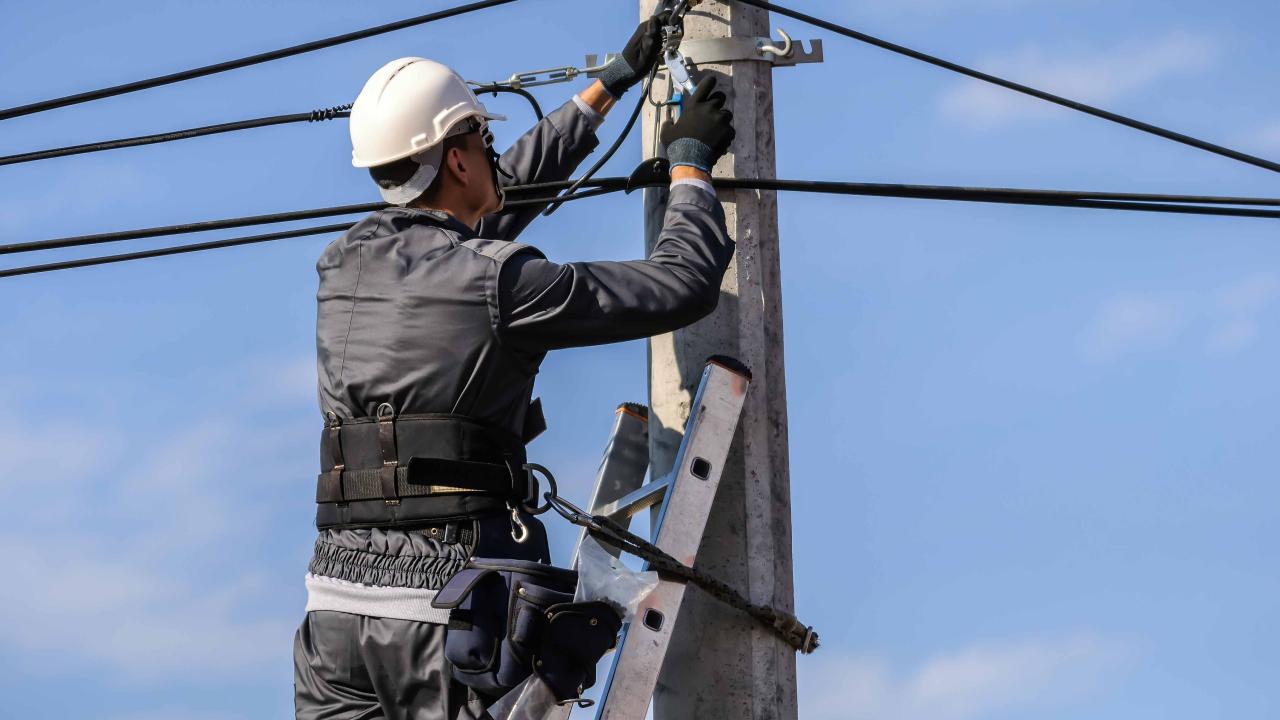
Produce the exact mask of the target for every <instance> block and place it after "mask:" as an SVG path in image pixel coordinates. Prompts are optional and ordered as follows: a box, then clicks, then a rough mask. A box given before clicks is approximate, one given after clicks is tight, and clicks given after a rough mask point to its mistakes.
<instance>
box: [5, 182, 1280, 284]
mask: <svg viewBox="0 0 1280 720" xmlns="http://www.w3.org/2000/svg"><path fill="white" fill-rule="evenodd" d="M651 162H655V161H651ZM656 162H658V163H659V167H651V168H649V169H650V172H649V174H648V176H647V177H641V176H640V175H641V174H640V173H639V172H637V174H635V175H633V176H632V177H631V178H622V177H609V178H597V179H594V180H589V181H587V182H585V183H583V185H589V186H591V189H590V190H580V191H578V192H575V193H573V194H571V195H558V196H556V195H553V196H546V195H545V193H547V192H556V191H558V190H562V189H564V188H566V187H569V186H571V185H573V184H574V183H575V182H577V181H572V182H571V181H559V182H550V183H538V184H532V185H517V186H512V187H510V188H508V189H507V191H508V192H509V193H511V195H512V199H511V200H509V201H508V202H507V205H508V206H512V207H518V206H521V205H540V204H546V203H550V202H570V201H574V200H582V199H586V198H591V197H598V196H600V195H605V194H608V193H613V192H618V191H621V190H628V191H629V190H632V189H635V188H639V187H647V186H655V185H663V184H666V183H667V182H669V181H670V178H669V177H668V176H666V175H665V169H664V168H662V167H661V166H660V163H661V162H662V161H656ZM643 167H644V166H643V165H642V168H643ZM712 183H713V184H714V185H715V186H716V187H718V188H722V189H725V190H766V191H770V190H772V191H778V190H781V191H789V192H809V193H820V194H830V195H860V196H867V197H894V198H909V199H919V200H949V201H960V202H983V203H999V204H1008V205H1038V206H1048V207H1068V208H1083V209H1093V210H1125V211H1137V212H1155V213H1175V214H1186V215H1209V216H1224V217H1247V218H1266V219H1280V198H1258V197H1228V196H1218V195H1160V194H1152V193H1117V192H1096V191H1080V190H1036V189H1023V188H972V187H956V186H950V185H902V184H888V183H855V182H823V181H815V180H779V179H773V178H714V179H713V180H712ZM529 195H533V196H534V197H527V196H529ZM522 196H524V197H522ZM384 207H386V204H384V203H364V204H357V205H340V206H336V207H328V208H316V209H312V210H298V211H293V212H284V213H273V214H269V215H254V216H250V217H241V218H229V219H226V220H206V221H203V222H196V223H188V224H184V225H168V226H163V227H154V228H144V229H141V230H123V231H118V232H112V233H101V234H97V235H81V236H77V237H68V238H56V239H52V240H37V241H31V242H25V243H11V244H8V245H0V254H12V253H21V252H34V251H39V250H51V249H55V248H67V247H76V246H82V245H94V244H99V243H106V242H117V241H122V240H135V239H142V238H150V237H158V236H163V235H173V234H182V233H192V232H203V231H207V230H219V229H226V228H234V227H245V226H249V225H261V224H268V223H277V222H287V221H293V220H303V219H311V218H320V217H332V216H336V215H350V214H354V213H362V212H371V211H374V210H378V209H381V208H384ZM351 224H352V223H344V224H337V225H322V226H319V227H314V228H303V229H300V230H287V231H283V232H279V233H267V234H263V235H251V236H247V237H242V238H231V239H227V240H215V241H211V242H207V243H195V244H190V245H178V246H173V247H167V248H160V249H157V250H144V251H140V252H135V253H124V254H119V255H107V256H102V257H94V258H84V259H78V260H67V261H63V262H56V263H47V264H43V265H30V266H25V267H17V268H10V269H6V270H0V278H5V277H14V276H18V275H30V274H34V273H42V272H49V271H52V270H66V269H70V268H75V267H87V266H91V265H103V264H107V263H115V262H123V261H127V260H140V259H143V258H149V257H161V256H164V255H176V254H179V253H187V252H198V251H202V250H214V249H218V248H223V247H235V246H238V245H248V244H253V243H260V242H268V241H271V240H282V239H286V238H295V237H304V236H307V235H318V234H324V233H333V232H341V231H344V230H346V229H347V228H349V227H351Z"/></svg>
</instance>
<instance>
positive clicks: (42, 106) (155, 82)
mask: <svg viewBox="0 0 1280 720" xmlns="http://www.w3.org/2000/svg"><path fill="white" fill-rule="evenodd" d="M512 2H515V0H481V1H480V2H473V3H469V4H467V5H458V6H456V7H451V8H446V9H444V10H439V11H437V12H433V13H427V14H426V15H419V16H417V17H412V18H407V19H404V20H397V21H395V22H391V23H387V24H385V25H378V26H376V27H371V28H365V29H364V30H356V31H355V32H349V33H344V34H342V35H334V36H333V37H327V38H323V39H321V40H312V41H311V42H306V43H302V44H301V45H293V46H291V47H287V48H281V49H279V50H271V51H268V52H263V53H258V54H257V55H249V56H247V57H242V58H238V59H236V60H227V61H225V62H220V63H215V64H213V65H205V66H203V67H198V68H192V69H190V70H182V71H180V72H175V73H170V74H168V75H161V76H159V77H153V78H147V79H146V80H137V81H134V82H130V83H125V84H123V85H114V86H112V87H107V88H102V89H99V90H89V91H87V92H82V93H77V94H75V95H67V96H65V97H60V98H52V99H50V100H41V101H39V102H34V103H30V104H27V105H19V106H18V107H12V108H6V109H0V120H9V119H11V118H16V117H21V116H23V115H31V114H32V113H38V112H44V111H46V110H53V109H55V108H60V107H66V106H68V105H77V104H79V103H84V102H89V101H91V100H101V99H103V98H109V97H115V96H116V95H124V94H126V93H131V92H137V91H139V90H146V89H148V88H153V87H159V86H161V85H169V84H171V83H176V82H182V81H184V80H193V79H195V78H199V77H205V76H206V75H214V74H217V73H221V72H226V71H228V70H237V69H239V68H243V67H249V66H250V65H257V64H259V63H264V62H270V61H272V60H279V59H281V58H287V57H292V56H294V55H301V54H303V53H309V52H312V51H315V50H323V49H325V48H330V47H333V46H335V45H342V44H343V43H349V42H353V41H355V40H363V39H365V38H370V37H374V36H375V35H382V34H385V33H389V32H393V31H395V30H403V29H404V28H407V27H413V26H415V25H425V24H427V23H430V22H435V21H436V20H444V19H445V18H451V17H454V16H457V15H465V14H466V13H470V12H475V11H476V10H484V9H485V8H491V7H494V6H497V5H505V4H507V3H512Z"/></svg>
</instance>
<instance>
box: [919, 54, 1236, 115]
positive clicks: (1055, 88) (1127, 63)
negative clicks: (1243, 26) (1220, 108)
mask: <svg viewBox="0 0 1280 720" xmlns="http://www.w3.org/2000/svg"><path fill="white" fill-rule="evenodd" d="M1215 54H1216V47H1215V44H1214V43H1213V42H1212V41H1211V40H1210V39H1208V38H1205V37H1201V36H1197V35H1191V34H1188V33H1174V34H1170V35H1166V36H1165V37H1163V38H1159V39H1154V40H1143V41H1140V42H1130V43H1126V44H1123V45H1120V46H1117V47H1113V48H1110V49H1106V50H1099V51H1093V52H1077V53H1076V54H1075V55H1074V56H1068V57H1051V56H1049V55H1048V54H1047V53H1046V52H1045V51H1044V50H1043V49H1041V48H1039V47H1027V48H1024V49H1022V50H1020V51H1018V52H1015V53H1012V54H1008V55H1003V56H996V57H991V58H988V59H987V60H985V61H983V62H980V63H978V67H979V68H980V69H984V70H988V71H990V72H992V73H994V74H996V75H1001V76H1003V77H1008V78H1010V79H1012V80H1016V81H1019V82H1022V83H1023V84H1027V85H1031V86H1033V87H1037V88H1040V89H1042V90H1046V91H1048V92H1051V93H1054V94H1057V95H1061V96H1064V97H1067V98H1070V99H1072V100H1079V101H1081V102H1087V103H1091V104H1095V103H1108V102H1111V101H1114V100H1116V99H1118V98H1121V97H1124V96H1125V95H1128V94H1130V93H1133V92H1136V91H1139V90H1142V89H1144V88H1146V87H1149V86H1152V85H1155V84H1157V83H1159V82H1161V81H1163V80H1165V79H1167V78H1169V77H1172V76H1177V75H1185V74H1188V73H1191V72H1194V71H1197V70H1202V69H1204V68H1206V67H1208V66H1210V65H1211V64H1212V63H1213V60H1214V56H1215ZM940 105H941V108H942V112H943V114H944V115H946V116H947V117H950V118H953V119H956V120H958V121H961V122H963V123H965V124H968V125H970V126H972V127H977V128H996V127H1003V126H1006V125H1009V124H1011V123H1013V122H1016V121H1018V120H1023V119H1027V118H1033V117H1043V116H1048V115H1049V114H1051V113H1053V112H1055V107H1056V106H1054V105H1051V104H1049V103H1046V102H1044V101H1041V100H1037V99H1035V98H1031V97H1028V96H1025V95H1022V94H1020V93H1016V92H1013V91H1012V90H1006V89H1004V88H1000V87H997V86H994V85H991V84H989V83H985V82H982V81H979V80H971V79H967V78H966V79H963V80H959V81H957V84H956V85H955V86H953V87H952V88H951V89H949V90H947V91H946V92H944V93H943V95H942V99H941V103H940Z"/></svg>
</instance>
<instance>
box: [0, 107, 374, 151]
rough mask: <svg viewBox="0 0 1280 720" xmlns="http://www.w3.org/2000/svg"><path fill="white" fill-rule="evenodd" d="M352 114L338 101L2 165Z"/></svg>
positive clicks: (77, 147) (90, 145) (85, 146)
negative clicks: (310, 108)
mask: <svg viewBox="0 0 1280 720" xmlns="http://www.w3.org/2000/svg"><path fill="white" fill-rule="evenodd" d="M350 115H351V104H350V103H347V104H346V105H335V106H333V107H328V108H320V109H318V110H312V111H311V112H305V113H293V114H290V115H272V116H271V117H262V118H253V119H251V120H236V121H234V122H227V123H219V124H217V125H205V126H204V127H198V128H190V129H187V130H174V131H171V132H165V133H156V134H154V135H139V136H137V137H131V138H120V139H119V140H103V141H101V142H93V143H85V144H83V145H70V146H68V147H61V148H53V149H50V150H35V151H32V152H25V153H19V154H17V155H5V156H3V157H0V165H16V164H18V163H25V162H33V161H35V160H48V159H50V158H59V157H66V156H68V155H81V154H84V153H92V152H101V151H103V150H118V149H120V148H128V147H138V146H140V145H154V144H156V143H165V142H172V141H174V140H187V139H189V138H195V137H204V136H206V135H217V134H219V133H226V132H234V131H237V130H249V129H252V128H260V127H269V126H272V125H285V124H288V123H297V122H308V123H313V122H323V121H325V120H333V119H335V118H345V117H349V116H350Z"/></svg>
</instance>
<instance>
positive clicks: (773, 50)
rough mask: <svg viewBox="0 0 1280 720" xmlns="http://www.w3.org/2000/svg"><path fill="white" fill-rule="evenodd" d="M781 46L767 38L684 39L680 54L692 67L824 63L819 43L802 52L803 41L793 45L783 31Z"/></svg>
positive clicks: (813, 43) (820, 42)
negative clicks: (737, 63)
mask: <svg viewBox="0 0 1280 720" xmlns="http://www.w3.org/2000/svg"><path fill="white" fill-rule="evenodd" d="M778 33H779V34H780V35H782V38H783V41H782V43H781V47H779V44H778V42H777V41H776V40H774V39H773V38H769V37H726V38H707V39H701V40H685V41H684V42H682V43H680V52H681V53H682V54H683V55H684V56H685V58H687V59H688V60H689V62H691V63H695V64H699V65H701V64H705V63H722V62H733V61H735V60H759V61H761V62H767V63H773V65H774V66H775V67H789V66H791V65H801V64H806V63H820V62H822V61H823V55H822V41H821V40H817V39H815V40H810V41H809V47H810V49H809V50H808V51H806V50H805V49H804V42H803V41H796V42H792V40H791V38H790V37H788V36H787V34H786V33H785V32H782V31H781V30H779V31H778Z"/></svg>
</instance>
